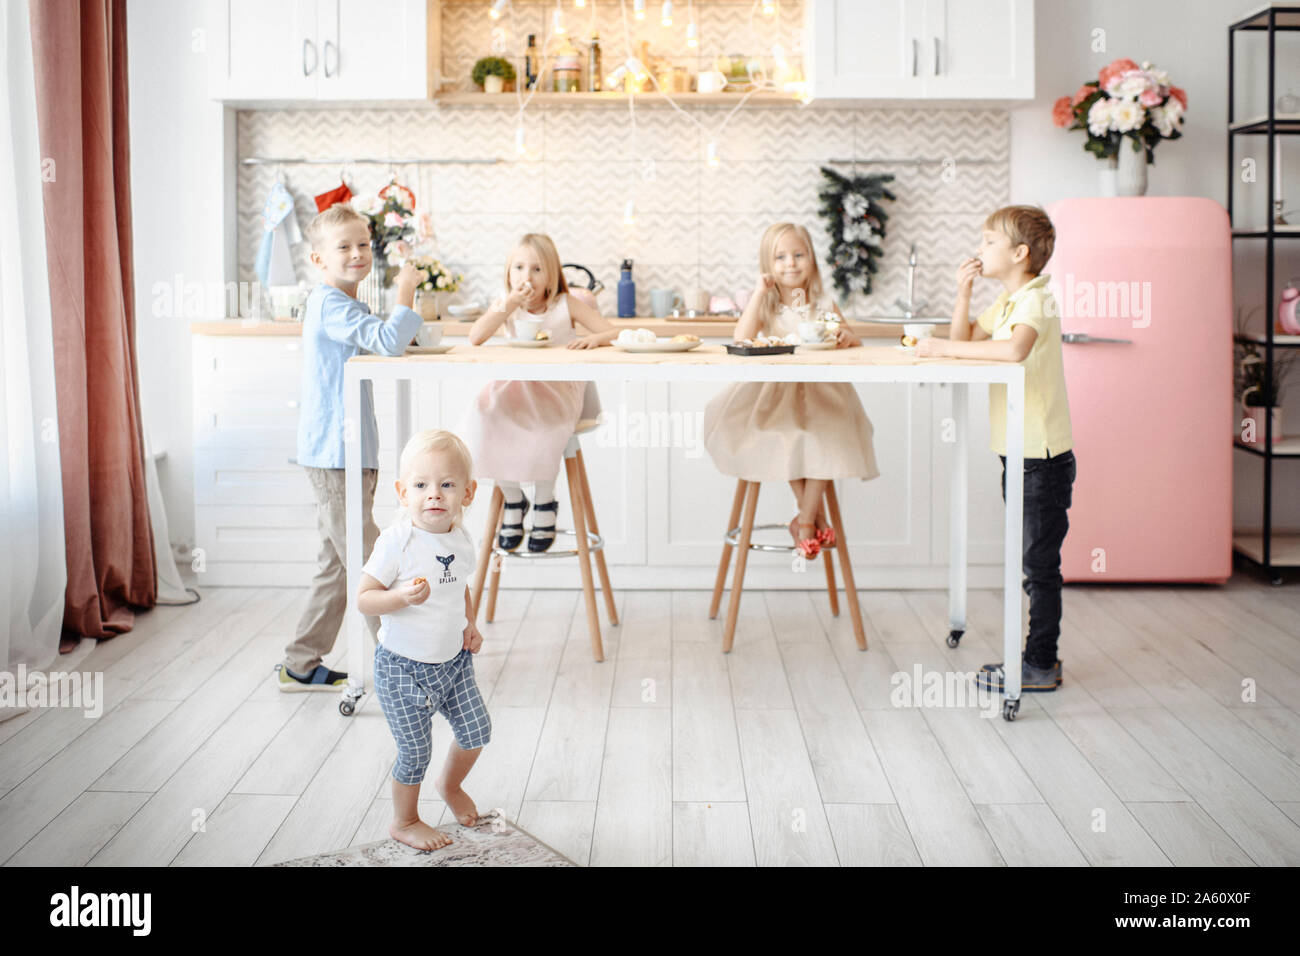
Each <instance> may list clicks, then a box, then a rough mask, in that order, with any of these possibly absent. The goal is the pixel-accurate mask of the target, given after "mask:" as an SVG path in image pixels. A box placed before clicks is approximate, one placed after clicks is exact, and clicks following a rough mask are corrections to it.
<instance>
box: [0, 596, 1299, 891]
mask: <svg viewBox="0 0 1300 956" xmlns="http://www.w3.org/2000/svg"><path fill="white" fill-rule="evenodd" d="M302 594H303V592H301V591H295V590H282V589H230V588H212V589H208V590H207V591H206V593H205V595H204V600H203V601H202V602H201V603H200V604H198V605H195V606H193V607H188V608H159V609H157V610H155V611H153V612H150V613H149V614H146V615H143V616H142V617H141V618H140V620H139V622H138V625H137V627H136V629H135V630H134V631H133V632H131V633H129V634H126V635H123V636H120V637H117V638H115V639H113V640H110V641H105V642H103V643H102V644H99V645H97V646H96V647H95V648H94V650H93V651H92V652H91V653H90V654H89V656H88V657H87V658H86V659H85V661H84V662H83V663H81V664H80V665H79V666H78V667H77V669H80V670H99V671H103V673H104V675H105V694H106V699H107V703H106V706H105V713H104V715H103V716H102V717H101V718H100V719H98V720H90V719H87V718H86V717H84V716H83V715H82V713H81V712H80V711H73V710H64V709H53V708H50V709H44V710H38V711H32V712H31V713H28V714H25V715H23V716H20V717H17V718H14V719H12V720H8V721H5V722H3V723H0V861H3V862H5V863H6V864H7V865H11V866H14V865H30V864H57V865H78V864H92V865H109V866H123V865H137V864H138V865H167V864H173V865H203V864H234V865H247V864H254V863H259V864H264V863H269V862H274V861H278V860H284V859H289V858H292V857H297V856H303V855H307V854H314V853H320V852H324V851H329V850H335V849H339V848H343V847H347V846H349V845H353V844H358V843H366V842H369V841H373V840H377V839H381V838H383V837H384V836H385V833H386V828H387V823H388V818H389V812H390V802H389V777H388V774H389V770H390V767H391V764H392V760H393V757H394V754H395V749H394V745H393V741H392V739H391V737H390V735H389V732H388V728H387V725H386V724H385V723H384V720H383V716H382V714H381V713H380V710H379V707H378V705H377V703H376V701H375V699H374V697H373V695H370V694H368V695H367V696H366V697H365V698H364V700H363V702H362V706H361V708H360V710H359V711H358V713H357V715H356V716H355V717H352V718H350V719H348V718H344V717H342V716H340V715H339V713H338V710H337V703H338V698H337V696H336V695H335V694H333V693H327V694H293V695H288V694H281V693H279V692H278V690H277V689H276V687H275V686H274V684H273V683H272V680H273V675H272V667H273V665H274V664H275V663H276V662H277V661H278V660H279V659H280V654H281V651H282V649H283V647H284V645H285V643H286V641H287V640H288V638H289V637H290V635H291V632H292V629H293V625H294V623H295V620H296V617H297V612H298V605H299V601H300V599H301V597H302ZM707 602H708V594H707V593H706V592H679V593H675V594H668V593H661V592H653V593H652V592H625V593H622V594H620V595H619V605H620V608H619V613H620V618H621V619H622V620H623V621H624V622H625V623H624V624H622V625H621V626H620V627H618V628H607V629H606V631H605V647H606V654H607V660H606V662H605V663H604V664H595V663H593V662H592V660H591V655H590V650H589V644H588V639H587V634H586V629H585V618H584V615H583V612H582V608H581V605H580V603H579V600H578V593H577V592H556V591H537V592H514V591H505V592H503V593H502V596H501V601H500V606H499V616H498V620H497V623H495V624H493V625H487V626H485V628H484V633H485V635H486V641H485V643H484V649H483V651H482V653H481V654H480V655H479V657H478V660H477V671H478V678H479V683H480V686H481V687H482V689H483V691H484V694H485V696H486V698H487V700H488V704H489V708H490V710H491V713H492V719H493V725H494V730H493V735H494V736H493V742H492V743H491V744H490V745H489V746H488V748H487V750H486V751H485V753H484V756H483V757H482V759H481V760H480V761H479V764H478V766H477V767H476V768H475V770H474V772H473V773H472V774H471V775H470V777H469V779H468V781H467V783H466V789H467V790H468V791H469V792H470V794H471V795H472V796H473V797H474V798H475V799H476V800H477V802H478V806H479V808H480V809H482V810H487V809H489V808H492V807H502V808H504V809H505V811H506V813H507V815H508V816H510V817H511V818H514V819H517V820H518V821H519V822H520V824H521V825H522V826H523V827H525V828H526V829H528V830H530V831H532V832H533V833H535V834H536V835H537V836H538V837H540V838H541V839H543V840H545V841H546V842H548V843H550V844H551V845H552V846H554V847H556V848H557V849H559V850H560V851H562V852H563V853H565V854H567V855H568V856H570V857H571V858H572V859H574V860H576V861H578V862H579V863H583V864H591V865H600V866H604V865H619V864H648V865H667V864H673V865H679V866H689V865H699V864H737V865H753V864H759V865H763V866H781V865H799V864H843V865H871V864H884V865H920V864H926V865H930V864H988V865H1002V864H1009V865H1026V864H1062V865H1143V864H1148V865H1150V864H1154V865H1166V864H1173V865H1205V864H1209V865H1252V864H1263V865H1291V866H1294V865H1297V864H1300V624H1298V622H1300V588H1297V587H1296V586H1294V585H1292V586H1291V587H1289V588H1278V589H1274V588H1269V587H1268V586H1267V585H1265V584H1261V583H1258V582H1256V581H1254V580H1250V579H1245V578H1243V577H1242V576H1240V575H1239V576H1238V577H1237V578H1235V579H1234V581H1233V583H1231V584H1229V585H1228V586H1226V587H1223V588H1118V587H1117V588H1110V589H1095V588H1071V589H1068V590H1067V592H1066V596H1065V612H1066V620H1065V637H1064V639H1063V644H1062V651H1061V654H1062V657H1063V659H1064V661H1065V685H1064V687H1062V688H1061V690H1060V691H1058V692H1057V693H1054V694H1040V695H1027V696H1026V697H1025V698H1024V703H1023V705H1022V707H1021V715H1020V719H1019V720H1017V721H1016V722H1015V723H1007V722H1005V721H1003V720H1002V719H1000V718H994V719H987V718H985V717H982V716H981V715H980V711H979V710H977V709H975V708H973V707H966V708H957V707H948V708H943V707H920V708H896V707H894V706H893V705H892V704H891V702H890V692H891V689H892V685H891V682H890V677H891V675H892V674H894V673H895V672H897V671H905V672H907V673H908V674H909V675H910V674H911V673H912V669H913V667H914V666H915V665H920V666H921V667H922V668H923V670H924V671H925V672H932V671H937V672H946V671H973V670H975V669H977V668H978V667H979V666H980V665H981V664H983V663H985V662H987V661H991V660H997V659H999V658H1000V656H1001V655H1000V654H999V653H997V651H996V650H995V648H996V646H997V644H998V638H997V636H996V635H997V633H998V622H999V620H1000V617H999V608H1000V597H999V596H998V595H997V594H996V593H995V592H988V591H977V592H972V594H971V620H972V628H971V630H970V631H968V633H967V635H966V638H965V639H964V641H963V642H962V644H961V646H960V647H959V648H958V649H956V650H951V649H949V648H948V647H946V646H945V645H944V642H943V637H944V635H945V634H946V631H947V626H946V611H945V607H946V604H945V602H946V598H945V596H944V594H943V593H942V592H937V591H920V592H905V593H898V592H879V591H864V592H862V602H863V608H864V611H865V612H866V614H867V615H868V620H867V627H868V634H869V639H870V641H871V649H870V650H869V651H868V652H866V653H862V652H860V651H858V650H857V649H856V646H855V645H854V642H853V636H852V629H851V626H850V623H849V620H848V616H847V611H846V612H845V614H844V616H843V617H841V618H839V619H835V618H831V617H830V615H829V611H828V609H827V605H826V598H825V595H824V594H817V593H815V592H793V593H792V592H779V593H778V592H768V593H766V594H765V593H763V592H757V591H755V592H752V593H750V594H747V595H746V596H745V601H744V604H743V607H742V620H741V625H740V628H739V631H738V634H737V638H736V644H735V649H734V651H733V652H732V653H731V654H730V655H728V656H724V655H723V654H722V653H721V650H720V645H721V633H720V624H719V623H718V622H710V621H708V620H707V618H706V613H707ZM343 656H344V648H343V646H342V641H340V642H339V645H338V646H337V647H336V650H335V654H334V655H333V658H332V660H334V661H335V662H339V663H341V662H342V660H343ZM1250 681H1253V682H1254V687H1255V697H1254V700H1253V701H1247V700H1243V695H1244V693H1245V692H1244V690H1243V687H1245V686H1248V684H1249V682H1250ZM1243 682H1246V684H1244V683H1243ZM1245 696H1249V695H1245ZM435 726H436V734H437V738H436V741H437V746H438V748H439V751H441V750H445V748H446V746H447V743H448V742H449V741H450V739H451V738H450V732H449V731H448V729H447V726H446V724H445V722H442V721H441V720H439V721H438V722H437V723H436V725H435ZM429 792H430V793H432V790H431V788H430V790H429ZM424 809H425V815H426V819H429V818H433V819H441V815H442V813H443V808H442V805H441V802H440V801H438V799H437V797H436V794H434V795H433V799H431V800H428V801H426V802H425V806H424Z"/></svg>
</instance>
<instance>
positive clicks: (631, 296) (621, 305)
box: [618, 259, 636, 319]
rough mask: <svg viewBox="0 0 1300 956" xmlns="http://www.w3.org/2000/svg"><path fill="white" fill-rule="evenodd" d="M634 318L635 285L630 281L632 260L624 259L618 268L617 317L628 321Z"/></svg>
mask: <svg viewBox="0 0 1300 956" xmlns="http://www.w3.org/2000/svg"><path fill="white" fill-rule="evenodd" d="M635 316H636V283H635V282H633V281H632V260H631V259H624V260H623V264H622V265H621V266H619V278H618V317H619V318H620V319H630V318H633V317H635Z"/></svg>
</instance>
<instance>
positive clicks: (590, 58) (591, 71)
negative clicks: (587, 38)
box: [587, 33, 604, 93]
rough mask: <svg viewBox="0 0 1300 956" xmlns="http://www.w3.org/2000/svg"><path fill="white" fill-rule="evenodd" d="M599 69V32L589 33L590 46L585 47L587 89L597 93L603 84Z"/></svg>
mask: <svg viewBox="0 0 1300 956" xmlns="http://www.w3.org/2000/svg"><path fill="white" fill-rule="evenodd" d="M601 77H602V73H601V71H600V34H598V33H593V34H592V35H591V46H590V47H588V48H587V89H588V90H590V91H591V92H593V93H599V92H600V91H601V89H602V87H603V85H604V80H602V79H601Z"/></svg>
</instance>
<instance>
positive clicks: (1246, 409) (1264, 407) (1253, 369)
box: [1235, 342, 1295, 444]
mask: <svg viewBox="0 0 1300 956" xmlns="http://www.w3.org/2000/svg"><path fill="white" fill-rule="evenodd" d="M1264 362H1265V359H1264V356H1263V355H1262V354H1261V353H1260V350H1259V347H1258V346H1256V345H1255V344H1254V343H1252V342H1245V343H1240V344H1238V346H1237V365H1236V383H1235V384H1236V393H1237V400H1238V401H1239V402H1240V403H1241V422H1240V426H1241V441H1242V443H1243V444H1256V443H1262V442H1263V440H1264V429H1265V422H1264V415H1265V414H1269V415H1271V416H1272V419H1273V442H1274V443H1277V442H1279V441H1281V440H1282V399H1283V397H1284V396H1285V395H1286V380H1287V377H1288V376H1289V375H1290V374H1291V370H1292V368H1293V366H1294V365H1295V354H1294V353H1291V354H1288V355H1284V356H1279V357H1278V358H1276V359H1274V361H1273V381H1272V383H1266V382H1265V376H1264V372H1265V369H1264ZM1247 436H1250V437H1247Z"/></svg>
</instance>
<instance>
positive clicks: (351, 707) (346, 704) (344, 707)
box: [339, 700, 357, 717]
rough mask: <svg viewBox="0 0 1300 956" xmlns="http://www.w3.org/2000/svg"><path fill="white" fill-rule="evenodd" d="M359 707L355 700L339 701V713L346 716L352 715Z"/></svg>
mask: <svg viewBox="0 0 1300 956" xmlns="http://www.w3.org/2000/svg"><path fill="white" fill-rule="evenodd" d="M356 709H357V703H356V701H353V700H341V701H339V713H340V714H342V715H343V716H344V717H351V716H352V714H353V713H354V712H355V711H356Z"/></svg>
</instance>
